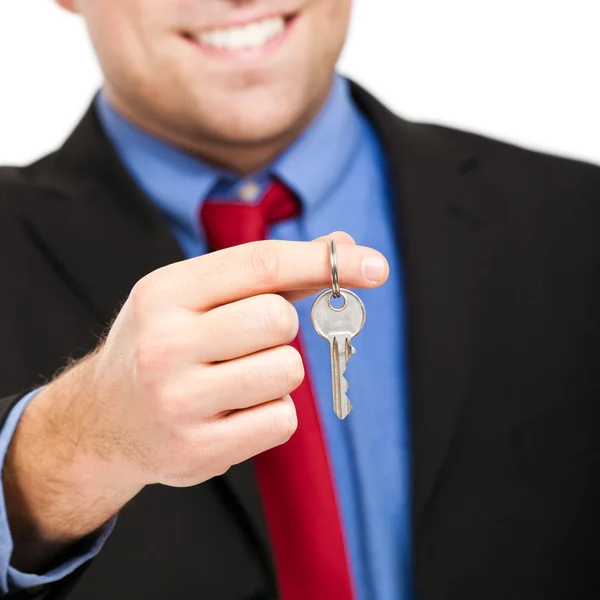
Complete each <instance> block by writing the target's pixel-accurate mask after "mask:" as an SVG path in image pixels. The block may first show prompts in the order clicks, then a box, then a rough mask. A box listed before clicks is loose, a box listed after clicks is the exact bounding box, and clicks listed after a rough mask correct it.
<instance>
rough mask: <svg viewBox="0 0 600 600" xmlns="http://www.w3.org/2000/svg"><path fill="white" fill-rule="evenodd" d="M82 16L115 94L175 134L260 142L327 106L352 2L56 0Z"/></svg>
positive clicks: (143, 118) (137, 114)
mask: <svg viewBox="0 0 600 600" xmlns="http://www.w3.org/2000/svg"><path fill="white" fill-rule="evenodd" d="M58 1H59V3H60V4H62V5H63V6H65V7H67V8H69V9H71V10H76V11H78V12H80V13H81V14H82V15H83V16H84V18H85V20H86V22H87V25H88V28H89V31H90V34H91V38H92V41H93V43H94V46H95V48H96V52H97V55H98V58H99V60H100V63H101V66H102V69H103V72H104V75H105V79H106V89H107V91H108V92H109V97H110V98H111V100H112V101H113V103H115V104H116V105H117V107H118V108H120V109H121V110H122V111H124V112H126V113H127V115H128V116H130V117H132V118H135V119H136V120H137V121H138V122H140V123H142V124H144V125H146V126H147V127H149V128H151V129H154V130H156V132H157V133H162V134H164V133H165V132H166V131H168V133H169V135H168V137H170V138H172V139H175V140H177V139H179V140H180V141H181V140H187V142H186V143H187V144H188V145H189V143H190V142H191V141H192V139H193V138H194V137H195V138H197V139H202V140H207V139H210V140H212V142H213V143H216V144H219V143H222V144H223V143H224V144H227V143H232V142H234V143H236V144H238V145H239V144H248V145H253V144H257V143H258V142H262V141H264V140H267V139H271V138H276V137H277V136H282V135H284V134H285V133H286V132H289V131H290V130H292V129H298V127H300V126H302V125H303V124H305V123H306V121H307V120H309V119H310V118H311V117H312V116H313V114H314V113H315V112H316V111H317V110H318V109H319V108H320V105H321V104H322V102H323V100H324V99H325V97H326V96H327V92H328V91H329V85H330V81H331V75H332V73H333V70H334V66H335V62H336V60H337V58H338V56H339V53H340V51H341V48H342V45H343V42H344V38H345V35H346V30H347V26H348V20H349V13H350V4H351V0H58Z"/></svg>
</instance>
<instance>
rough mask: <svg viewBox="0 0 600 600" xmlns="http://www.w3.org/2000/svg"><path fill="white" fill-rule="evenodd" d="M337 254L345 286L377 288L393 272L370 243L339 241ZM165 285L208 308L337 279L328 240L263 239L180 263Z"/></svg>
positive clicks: (181, 299) (184, 301)
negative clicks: (332, 278)
mask: <svg viewBox="0 0 600 600" xmlns="http://www.w3.org/2000/svg"><path fill="white" fill-rule="evenodd" d="M337 260H338V271H339V279H340V285H341V286H342V287H355V288H372V287H378V286H380V285H382V284H383V283H384V282H385V281H386V279H387V277H388V274H389V266H388V263H387V260H386V259H385V257H384V256H383V255H382V254H381V253H380V252H377V251H376V250H373V249H372V248H368V247H366V246H356V245H353V244H339V245H338V246H337ZM163 270H164V271H165V275H166V274H167V273H166V272H168V277H169V279H170V281H169V283H168V284H167V285H164V283H161V285H160V289H161V290H164V292H166V293H168V294H169V297H170V299H171V301H172V299H173V298H177V303H178V304H179V305H181V306H183V307H186V308H189V309H191V310H201V311H206V310H210V309H211V308H214V307H216V306H221V305H222V304H227V303H229V302H235V301H236V300H241V299H243V298H249V297H250V296H256V295H258V294H268V293H284V292H291V291H296V290H308V289H321V288H325V287H329V286H330V285H331V269H330V263H329V255H328V247H327V243H326V242H324V241H322V240H319V241H314V242H288V241H272V240H268V241H260V242H251V243H249V244H242V245H239V246H234V247H232V248H227V249H225V250H219V251H217V252H212V253H210V254H206V255H204V256H200V257H197V258H192V259H189V260H185V261H181V262H178V263H174V264H172V265H169V266H167V267H163V269H160V270H159V271H163Z"/></svg>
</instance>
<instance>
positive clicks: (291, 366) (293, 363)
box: [281, 346, 304, 392]
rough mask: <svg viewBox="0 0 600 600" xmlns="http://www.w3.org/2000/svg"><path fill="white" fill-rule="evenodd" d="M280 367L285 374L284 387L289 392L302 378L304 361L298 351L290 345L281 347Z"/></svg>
mask: <svg viewBox="0 0 600 600" xmlns="http://www.w3.org/2000/svg"><path fill="white" fill-rule="evenodd" d="M281 350H282V355H283V356H282V358H281V361H282V368H283V373H284V376H285V383H286V388H287V390H288V391H289V392H291V391H293V390H295V389H296V388H297V387H298V386H299V385H300V384H301V383H302V381H303V380H304V363H303V362H302V356H300V352H298V350H296V349H295V348H292V346H284V347H283V348H282V349H281Z"/></svg>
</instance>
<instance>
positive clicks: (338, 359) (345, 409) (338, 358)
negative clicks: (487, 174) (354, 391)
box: [331, 337, 354, 420]
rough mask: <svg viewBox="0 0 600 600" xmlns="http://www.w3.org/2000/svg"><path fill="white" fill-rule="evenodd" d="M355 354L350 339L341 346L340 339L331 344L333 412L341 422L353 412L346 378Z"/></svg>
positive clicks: (335, 338) (334, 339)
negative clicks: (349, 361) (347, 365)
mask: <svg viewBox="0 0 600 600" xmlns="http://www.w3.org/2000/svg"><path fill="white" fill-rule="evenodd" d="M353 352H354V348H352V345H351V344H350V342H349V340H348V338H346V339H345V343H344V344H343V345H340V344H339V342H338V338H337V337H334V338H333V340H332V342H331V354H332V356H331V367H332V380H333V381H332V383H333V410H334V412H335V414H336V415H337V416H338V418H339V419H340V420H342V419H345V418H346V417H347V416H348V415H349V414H350V412H351V411H352V405H351V404H350V401H349V400H348V396H347V395H346V392H347V391H348V387H349V386H348V382H347V381H346V378H345V377H344V372H345V371H346V362H347V360H348V358H349V357H350V356H351V355H352V353H353Z"/></svg>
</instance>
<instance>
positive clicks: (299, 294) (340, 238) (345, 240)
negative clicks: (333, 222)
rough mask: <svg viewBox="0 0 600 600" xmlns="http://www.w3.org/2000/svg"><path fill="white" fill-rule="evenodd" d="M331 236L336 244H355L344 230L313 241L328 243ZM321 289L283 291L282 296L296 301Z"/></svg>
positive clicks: (290, 300)
mask: <svg viewBox="0 0 600 600" xmlns="http://www.w3.org/2000/svg"><path fill="white" fill-rule="evenodd" d="M332 238H333V239H334V240H335V241H336V243H337V244H351V245H352V246H356V242H355V241H354V238H353V237H352V236H351V235H349V234H347V233H346V232H345V231H334V232H333V233H332V234H330V235H324V236H321V237H319V238H316V239H315V240H313V241H314V242H325V243H329V240H330V239H332ZM322 289H323V287H319V288H314V289H309V290H299V291H295V292H284V293H283V294H282V296H283V297H284V298H285V299H286V300H288V301H289V302H297V301H298V300H302V298H306V297H308V296H314V295H315V294H318V293H319V292H320V291H321V290H322Z"/></svg>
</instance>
